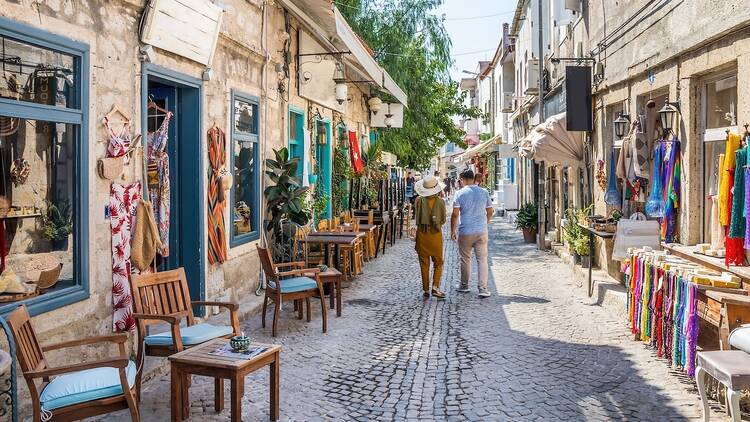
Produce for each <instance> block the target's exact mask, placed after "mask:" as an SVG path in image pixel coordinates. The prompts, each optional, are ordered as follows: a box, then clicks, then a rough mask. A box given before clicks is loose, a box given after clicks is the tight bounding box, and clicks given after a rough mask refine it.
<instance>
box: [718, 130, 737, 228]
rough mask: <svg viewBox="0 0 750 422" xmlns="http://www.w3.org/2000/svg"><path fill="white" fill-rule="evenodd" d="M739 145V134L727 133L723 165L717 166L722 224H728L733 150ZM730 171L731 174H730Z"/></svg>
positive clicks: (732, 180)
mask: <svg viewBox="0 0 750 422" xmlns="http://www.w3.org/2000/svg"><path fill="white" fill-rule="evenodd" d="M739 147H740V136H739V135H737V134H736V133H732V132H730V133H729V135H727V145H726V149H725V151H724V167H720V168H719V178H720V180H721V182H720V183H719V219H720V221H721V225H722V226H729V214H730V213H731V206H732V205H731V204H732V200H731V198H730V195H731V192H730V191H731V186H732V184H733V183H734V166H735V160H736V156H735V152H736V151H737V149H738V148H739ZM730 172H731V174H730Z"/></svg>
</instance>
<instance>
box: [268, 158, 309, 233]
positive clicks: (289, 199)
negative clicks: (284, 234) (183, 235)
mask: <svg viewBox="0 0 750 422" xmlns="http://www.w3.org/2000/svg"><path fill="white" fill-rule="evenodd" d="M273 153H274V156H275V159H270V158H268V159H266V176H268V178H269V179H270V180H271V182H272V183H273V184H272V185H269V186H268V187H266V189H265V190H264V191H263V195H264V196H265V198H266V209H267V210H268V214H269V217H270V219H268V220H267V221H266V230H267V231H269V232H271V233H272V234H275V233H278V232H279V231H280V229H281V223H282V221H285V220H288V221H291V222H294V223H296V224H299V225H301V226H303V225H305V224H307V222H308V221H309V220H310V215H309V214H308V213H307V211H306V210H305V209H304V206H303V201H304V196H305V194H306V193H307V190H308V188H307V187H303V186H302V181H301V180H300V179H299V178H298V177H297V176H296V174H297V166H298V165H299V158H292V159H290V158H289V151H288V150H287V149H286V148H282V149H280V150H273Z"/></svg>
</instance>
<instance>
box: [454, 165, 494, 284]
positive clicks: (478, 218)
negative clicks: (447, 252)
mask: <svg viewBox="0 0 750 422" xmlns="http://www.w3.org/2000/svg"><path fill="white" fill-rule="evenodd" d="M461 185H462V186H463V187H462V188H461V189H460V190H459V191H458V192H456V196H455V198H453V213H452V214H451V239H452V240H454V241H458V252H459V256H460V261H461V285H460V286H459V287H458V291H459V292H462V293H466V292H469V291H470V290H469V278H470V277H471V252H472V250H473V251H474V255H475V256H476V259H477V273H478V280H477V286H478V287H479V297H482V298H485V297H489V296H490V290H489V288H488V287H487V278H488V272H489V267H488V263H487V242H488V234H489V231H488V224H489V222H490V219H491V218H492V212H493V210H492V201H491V200H490V195H489V193H488V192H487V191H486V190H485V189H483V188H481V187H479V186H477V185H476V184H475V183H474V172H473V171H471V170H464V171H463V172H462V173H461Z"/></svg>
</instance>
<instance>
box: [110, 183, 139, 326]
mask: <svg viewBox="0 0 750 422" xmlns="http://www.w3.org/2000/svg"><path fill="white" fill-rule="evenodd" d="M140 199H141V184H140V182H136V183H133V184H130V185H127V186H122V185H119V184H117V183H112V186H111V187H110V195H109V224H110V228H111V231H112V306H113V318H112V329H113V330H114V331H116V332H125V331H132V330H133V329H134V328H135V319H133V298H132V296H131V293H130V281H129V280H130V274H131V273H133V272H135V271H136V270H135V268H133V267H132V265H131V263H130V241H131V236H132V230H133V227H134V225H135V215H136V210H137V208H138V202H139V200H140Z"/></svg>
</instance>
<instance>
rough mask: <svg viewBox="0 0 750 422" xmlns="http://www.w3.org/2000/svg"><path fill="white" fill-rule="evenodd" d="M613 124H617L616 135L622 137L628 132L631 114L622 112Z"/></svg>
mask: <svg viewBox="0 0 750 422" xmlns="http://www.w3.org/2000/svg"><path fill="white" fill-rule="evenodd" d="M613 124H614V126H615V135H616V136H617V137H618V138H622V137H623V136H625V135H626V134H627V132H628V125H630V119H629V116H628V115H627V114H624V113H622V112H620V114H619V115H618V116H617V118H616V119H615V121H614V122H613Z"/></svg>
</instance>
